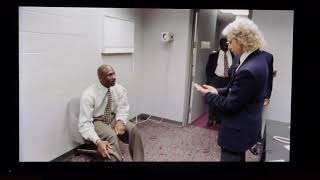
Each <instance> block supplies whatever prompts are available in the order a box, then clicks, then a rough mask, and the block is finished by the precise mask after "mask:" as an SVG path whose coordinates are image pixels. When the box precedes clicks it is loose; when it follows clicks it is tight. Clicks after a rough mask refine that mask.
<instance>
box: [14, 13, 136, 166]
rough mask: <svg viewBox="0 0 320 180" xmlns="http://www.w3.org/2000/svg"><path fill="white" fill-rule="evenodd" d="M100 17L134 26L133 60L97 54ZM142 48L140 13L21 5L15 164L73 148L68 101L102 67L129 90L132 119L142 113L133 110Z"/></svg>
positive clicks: (100, 45) (126, 57)
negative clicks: (107, 66)
mask: <svg viewBox="0 0 320 180" xmlns="http://www.w3.org/2000/svg"><path fill="white" fill-rule="evenodd" d="M104 15H110V16H116V17H121V18H124V19H128V20H132V21H134V22H135V28H136V29H135V48H136V52H135V53H134V55H133V56H132V55H120V56H114V57H106V56H101V51H102V48H103V47H102V46H103V31H102V30H103V29H102V28H103V16H104ZM141 49H142V33H141V18H140V11H139V10H134V9H105V8H52V7H50V8H48V7H20V8H19V116H20V118H19V160H20V161H50V160H52V159H54V158H56V157H58V156H60V155H62V154H64V153H65V152H67V151H69V150H71V149H73V148H74V147H75V146H77V145H76V144H74V143H73V142H72V139H71V138H70V136H69V134H68V128H67V122H66V120H65V112H66V107H67V103H68V101H69V100H70V99H71V98H73V97H79V96H80V95H81V92H82V91H83V90H84V89H85V88H86V87H87V86H89V85H90V84H91V83H93V82H95V81H97V77H96V69H97V67H98V66H99V65H100V64H102V63H109V64H111V65H112V66H114V68H115V70H116V73H117V81H118V83H120V84H123V85H124V86H126V88H127V89H128V98H129V102H130V105H131V110H130V117H133V116H135V115H136V114H137V113H138V112H140V110H139V108H135V107H138V105H137V104H138V103H137V102H136V101H137V97H138V96H136V93H137V91H136V90H137V89H138V87H139V81H137V80H136V79H137V78H136V77H138V73H136V72H139V65H140V64H141V59H142V55H141V54H142V50H141ZM133 59H134V60H135V66H137V67H136V69H135V72H133ZM140 66H141V65H140Z"/></svg>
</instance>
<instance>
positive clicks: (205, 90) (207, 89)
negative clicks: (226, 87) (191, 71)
mask: <svg viewBox="0 0 320 180" xmlns="http://www.w3.org/2000/svg"><path fill="white" fill-rule="evenodd" d="M193 86H194V87H195V88H196V90H197V91H198V92H200V93H201V94H202V95H205V94H207V93H208V92H211V93H212V94H218V91H217V89H216V88H215V87H212V86H208V85H206V84H204V85H203V86H200V85H199V84H197V83H193Z"/></svg>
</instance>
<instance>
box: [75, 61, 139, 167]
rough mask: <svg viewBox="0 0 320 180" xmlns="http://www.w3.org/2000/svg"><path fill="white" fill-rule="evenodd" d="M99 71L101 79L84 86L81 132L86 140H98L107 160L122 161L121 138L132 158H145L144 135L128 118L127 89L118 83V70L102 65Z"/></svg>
mask: <svg viewBox="0 0 320 180" xmlns="http://www.w3.org/2000/svg"><path fill="white" fill-rule="evenodd" d="M97 74H98V79H99V82H97V83H95V84H93V85H91V86H89V87H88V88H87V89H85V90H84V92H83V93H82V96H81V100H80V116H79V126H78V128H79V132H80V134H81V135H82V137H83V138H84V139H85V140H88V141H92V142H93V143H95V144H96V146H97V149H98V151H99V152H100V154H101V155H102V157H104V158H106V159H112V160H118V161H122V160H123V156H122V153H121V151H120V148H119V143H118V140H119V139H120V140H121V141H123V142H125V143H127V144H129V153H130V156H131V159H132V160H133V161H143V160H144V150H143V144H142V140H141V136H140V134H139V132H138V130H137V128H136V126H135V125H134V124H133V123H131V122H129V121H128V117H129V103H128V98H127V90H126V89H125V88H124V87H123V86H121V85H119V84H117V83H116V75H115V71H114V69H113V68H112V67H111V66H110V65H101V66H100V67H99V68H98V70H97ZM110 102H111V104H110V105H108V103H110ZM108 107H109V108H108Z"/></svg>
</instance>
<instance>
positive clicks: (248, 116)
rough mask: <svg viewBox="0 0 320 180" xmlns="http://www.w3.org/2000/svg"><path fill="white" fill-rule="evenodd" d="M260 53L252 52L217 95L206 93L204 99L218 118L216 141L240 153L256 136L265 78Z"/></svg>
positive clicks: (227, 148) (251, 143)
mask: <svg viewBox="0 0 320 180" xmlns="http://www.w3.org/2000/svg"><path fill="white" fill-rule="evenodd" d="M264 59H265V56H264V53H262V52H261V51H259V50H257V51H254V52H252V53H251V54H250V55H249V56H248V57H247V59H246V60H245V61H244V62H243V64H242V65H241V66H240V68H239V69H238V71H236V72H235V73H234V74H233V76H232V77H231V81H230V83H229V84H228V86H227V87H226V88H221V89H218V92H219V95H215V94H212V93H207V94H206V95H205V98H206V101H207V102H208V103H209V104H210V105H212V106H215V107H216V108H217V109H218V112H217V116H219V119H221V125H220V129H219V137H218V144H219V145H220V146H221V147H222V148H224V149H226V150H229V151H233V152H244V151H246V150H247V149H249V148H250V147H252V146H253V145H254V144H255V143H256V142H257V141H258V137H259V133H260V132H261V123H262V107H263V101H264V97H265V89H266V86H267V79H268V67H267V64H266V61H265V60H264Z"/></svg>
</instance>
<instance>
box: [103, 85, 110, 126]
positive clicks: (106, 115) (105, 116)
mask: <svg viewBox="0 0 320 180" xmlns="http://www.w3.org/2000/svg"><path fill="white" fill-rule="evenodd" d="M107 98H108V102H107V106H106V109H105V111H104V118H105V123H107V124H110V123H111V102H112V97H111V92H110V88H108V91H107Z"/></svg>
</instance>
